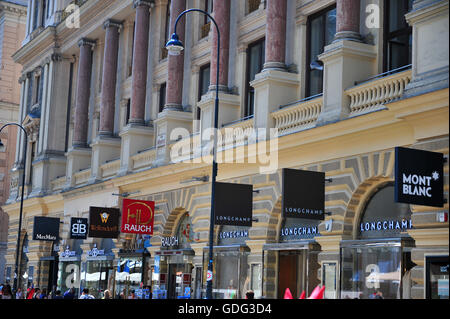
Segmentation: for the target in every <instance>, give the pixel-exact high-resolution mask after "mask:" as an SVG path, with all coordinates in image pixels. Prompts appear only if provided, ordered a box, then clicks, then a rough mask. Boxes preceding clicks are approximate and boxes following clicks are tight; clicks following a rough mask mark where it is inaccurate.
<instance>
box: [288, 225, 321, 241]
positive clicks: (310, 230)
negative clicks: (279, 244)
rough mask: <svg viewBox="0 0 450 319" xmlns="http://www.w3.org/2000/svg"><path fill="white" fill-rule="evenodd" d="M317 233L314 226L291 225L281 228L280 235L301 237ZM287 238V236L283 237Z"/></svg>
mask: <svg viewBox="0 0 450 319" xmlns="http://www.w3.org/2000/svg"><path fill="white" fill-rule="evenodd" d="M317 235H319V228H318V227H317V226H314V227H301V226H300V227H292V228H281V234H280V236H281V237H303V236H305V237H306V236H317ZM285 239H287V238H285Z"/></svg>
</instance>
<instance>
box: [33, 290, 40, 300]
mask: <svg viewBox="0 0 450 319" xmlns="http://www.w3.org/2000/svg"><path fill="white" fill-rule="evenodd" d="M40 297H41V289H39V288H35V289H34V294H33V298H32V299H40Z"/></svg>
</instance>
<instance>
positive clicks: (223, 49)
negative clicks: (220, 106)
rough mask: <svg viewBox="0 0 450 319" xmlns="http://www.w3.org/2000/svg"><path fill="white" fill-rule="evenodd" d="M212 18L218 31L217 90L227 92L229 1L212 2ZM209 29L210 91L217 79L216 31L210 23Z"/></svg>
mask: <svg viewBox="0 0 450 319" xmlns="http://www.w3.org/2000/svg"><path fill="white" fill-rule="evenodd" d="M213 16H214V20H215V21H216V22H217V25H218V27H219V31H220V61H219V90H221V91H227V88H228V60H229V48H230V0H219V1H214V12H213ZM211 28H212V43H211V68H210V70H211V72H210V90H211V89H213V88H214V89H215V85H216V78H217V30H216V26H215V25H214V23H213V22H211Z"/></svg>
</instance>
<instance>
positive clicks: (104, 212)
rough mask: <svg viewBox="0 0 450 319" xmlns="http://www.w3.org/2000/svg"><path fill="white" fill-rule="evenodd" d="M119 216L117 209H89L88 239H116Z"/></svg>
mask: <svg viewBox="0 0 450 319" xmlns="http://www.w3.org/2000/svg"><path fill="white" fill-rule="evenodd" d="M119 215H120V210H119V209H118V208H108V207H93V206H91V207H89V237H97V238H117V236H119Z"/></svg>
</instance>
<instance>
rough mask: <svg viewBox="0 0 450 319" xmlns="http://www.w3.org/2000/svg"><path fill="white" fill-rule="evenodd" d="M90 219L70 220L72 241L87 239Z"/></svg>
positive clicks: (75, 218) (73, 218) (76, 218)
mask: <svg viewBox="0 0 450 319" xmlns="http://www.w3.org/2000/svg"><path fill="white" fill-rule="evenodd" d="M87 231H88V219H87V218H78V217H72V218H71V219H70V239H86V238H87Z"/></svg>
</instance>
